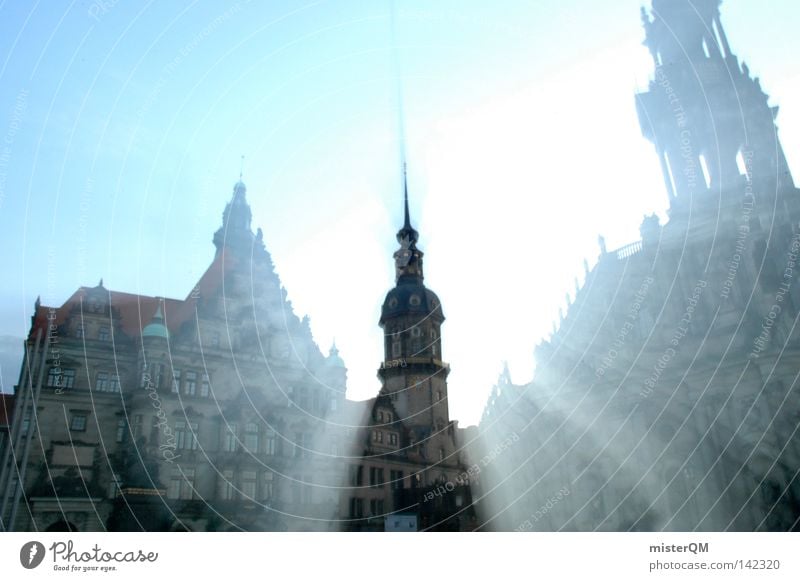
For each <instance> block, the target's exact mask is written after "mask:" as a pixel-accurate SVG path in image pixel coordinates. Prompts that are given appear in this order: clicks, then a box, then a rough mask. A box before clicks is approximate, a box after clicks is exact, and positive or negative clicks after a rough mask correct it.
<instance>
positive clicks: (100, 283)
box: [97, 278, 103, 287]
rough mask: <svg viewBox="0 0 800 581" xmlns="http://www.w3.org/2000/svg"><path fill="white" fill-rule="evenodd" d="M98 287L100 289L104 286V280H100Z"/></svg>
mask: <svg viewBox="0 0 800 581" xmlns="http://www.w3.org/2000/svg"><path fill="white" fill-rule="evenodd" d="M97 286H98V287H102V286H103V279H102V278H101V279H100V282H98V283H97Z"/></svg>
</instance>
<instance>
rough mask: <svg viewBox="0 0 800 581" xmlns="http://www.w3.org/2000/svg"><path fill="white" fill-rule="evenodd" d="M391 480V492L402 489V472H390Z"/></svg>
mask: <svg viewBox="0 0 800 581" xmlns="http://www.w3.org/2000/svg"><path fill="white" fill-rule="evenodd" d="M389 474H390V476H391V478H389V480H391V481H392V482H391V487H392V490H400V489H402V488H403V471H402V470H392V471H391V472H390V473H389Z"/></svg>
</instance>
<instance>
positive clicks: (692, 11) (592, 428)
mask: <svg viewBox="0 0 800 581" xmlns="http://www.w3.org/2000/svg"><path fill="white" fill-rule="evenodd" d="M719 6H720V2H719V0H692V1H688V0H653V9H652V13H647V12H646V11H645V10H644V9H643V10H642V20H643V23H644V29H645V33H646V34H645V43H644V44H645V46H646V47H647V49H648V50H649V51H650V54H651V55H652V58H653V65H654V75H653V80H652V81H651V82H650V84H649V88H648V90H647V91H645V92H643V93H641V94H639V95H637V96H636V107H637V110H638V113H639V119H640V123H641V127H642V132H643V134H644V136H645V137H646V138H647V139H649V140H650V141H651V142H652V143H653V145H654V146H655V151H656V154H657V155H658V158H659V161H660V164H661V168H662V171H663V176H664V182H665V185H666V189H667V195H668V199H669V219H668V221H667V222H666V223H665V224H663V225H662V224H660V221H659V219H658V218H657V217H656V216H655V215H653V216H648V217H646V218H645V219H644V221H643V222H642V225H641V240H640V241H637V242H634V243H632V244H629V245H627V246H624V247H622V248H620V249H618V250H615V251H609V250H608V249H607V248H606V246H605V242H604V240H603V239H602V237H601V239H600V256H599V259H598V261H597V264H596V265H595V266H594V267H593V268H592V269H591V270H590V269H589V268H588V266H587V268H586V278H585V282H584V284H583V286H582V287H581V288H579V289H578V290H577V291H576V295H575V297H574V301H572V304H571V305H569V308H568V311H567V314H566V316H564V317H563V318H562V320H561V321H560V324H559V326H558V328H557V329H556V330H554V333H553V334H552V336H551V337H550V338H549V340H547V341H544V342H542V343H541V344H540V345H539V346H538V347H537V350H536V360H537V369H536V374H535V377H534V381H533V382H532V383H530V384H526V385H515V384H514V383H513V382H512V380H511V377H510V376H509V374H508V373H507V372H505V373H504V374H503V375H502V376H501V378H500V381H499V382H498V384H497V385H496V386H495V388H494V390H493V392H492V395H491V397H490V400H489V402H488V404H487V407H486V409H485V412H484V417H483V419H482V421H481V426H480V427H481V432H482V433H483V434H485V435H486V438H487V439H486V442H485V443H484V446H487V447H489V448H490V449H491V447H492V446H497V442H502V441H503V439H504V438H506V439H507V438H508V433H513V434H514V435H516V436H517V437H519V439H520V442H519V443H517V444H514V445H512V446H509V447H508V451H507V452H504V453H503V454H500V455H498V457H497V459H496V461H494V462H493V464H492V469H491V470H486V471H484V474H483V479H482V482H481V484H482V485H483V487H484V490H492V491H493V492H492V494H491V495H488V496H487V497H486V498H485V499H484V500H483V501H482V502H481V508H482V510H483V514H484V515H485V516H486V527H487V528H495V529H501V530H740V531H756V530H800V477H798V470H800V446H798V433H797V430H798V426H800V411H798V410H800V405H799V404H800V395H798V392H799V391H800V387H798V385H797V380H798V369H800V349H799V347H800V343H799V342H798V339H800V337H799V336H798V329H797V320H798V315H799V314H800V282H798V278H800V263H798V261H797V260H798V256H800V254H799V252H800V208H798V201H799V200H800V197H799V196H798V194H799V192H798V190H797V189H796V188H795V186H794V182H793V180H792V176H791V173H790V172H789V168H788V165H787V163H786V159H785V157H784V153H783V149H782V147H781V142H780V139H779V138H778V131H777V128H776V125H775V118H776V116H777V113H778V108H777V107H775V106H770V104H769V99H768V96H767V94H766V93H765V92H764V91H763V89H762V88H761V85H760V82H759V79H758V78H754V77H753V76H752V75H751V73H750V71H749V69H748V67H747V65H745V64H744V63H743V62H740V60H739V59H738V58H737V57H736V55H735V54H734V53H733V52H732V50H731V47H730V44H729V42H728V39H727V37H726V34H725V30H724V28H723V26H722V22H721V20H720V11H719Z"/></svg>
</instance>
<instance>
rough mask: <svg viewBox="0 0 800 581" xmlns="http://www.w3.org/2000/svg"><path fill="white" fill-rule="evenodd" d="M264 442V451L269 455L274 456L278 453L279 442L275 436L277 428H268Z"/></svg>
mask: <svg viewBox="0 0 800 581" xmlns="http://www.w3.org/2000/svg"><path fill="white" fill-rule="evenodd" d="M264 443H265V445H264V448H265V449H264V452H266V454H267V456H274V455H275V454H277V451H278V445H277V444H278V442H277V439H276V438H275V430H267V436H266V439H265V441H264ZM270 474H271V473H270Z"/></svg>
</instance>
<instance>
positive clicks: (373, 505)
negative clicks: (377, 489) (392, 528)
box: [369, 498, 384, 516]
mask: <svg viewBox="0 0 800 581" xmlns="http://www.w3.org/2000/svg"><path fill="white" fill-rule="evenodd" d="M369 512H370V513H371V514H372V516H383V513H384V510H383V499H378V498H373V499H372V500H370V501H369Z"/></svg>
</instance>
